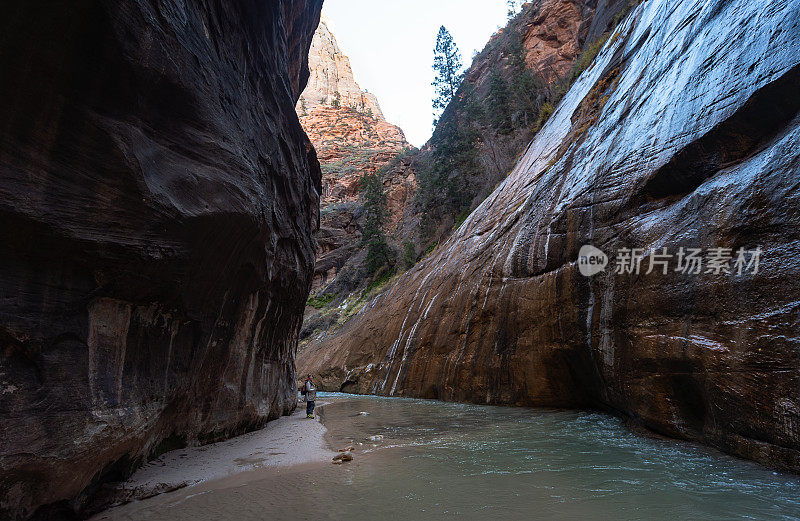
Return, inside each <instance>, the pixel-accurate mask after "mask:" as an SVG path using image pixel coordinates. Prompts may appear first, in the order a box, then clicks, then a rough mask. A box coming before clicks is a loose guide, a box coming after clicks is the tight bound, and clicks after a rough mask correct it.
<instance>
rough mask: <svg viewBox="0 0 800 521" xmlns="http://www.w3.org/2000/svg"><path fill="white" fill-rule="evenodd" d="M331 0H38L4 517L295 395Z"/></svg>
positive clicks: (10, 354) (1, 153)
mask: <svg viewBox="0 0 800 521" xmlns="http://www.w3.org/2000/svg"><path fill="white" fill-rule="evenodd" d="M321 4H322V1H321V0H276V1H273V2H262V1H255V0H237V1H227V0H224V1H220V2H213V3H208V2H202V1H201V2H183V1H182V0H159V1H153V2H151V1H145V0H114V1H81V2H77V3H76V2H55V3H48V4H46V5H45V3H42V2H27V3H22V4H19V5H16V6H14V7H11V6H6V7H5V8H4V9H3V11H4V13H3V17H2V22H0V27H2V34H3V52H2V54H0V69H2V71H3V74H2V77H1V78H0V94H2V98H3V103H2V105H1V106H0V171H1V172H2V181H1V182H0V249H1V250H2V253H0V517H2V518H4V519H5V518H11V519H17V518H27V517H30V516H31V515H34V516H37V517H42V518H46V517H55V518H59V517H67V516H70V515H73V514H74V513H75V512H80V511H81V510H82V508H84V505H85V504H86V502H87V501H88V500H89V498H90V497H91V496H93V495H95V494H96V493H97V492H98V491H100V489H101V487H102V485H103V483H105V482H108V481H113V480H119V479H123V478H124V477H125V476H126V475H127V474H128V473H129V472H130V471H131V470H132V469H133V468H135V467H136V466H137V465H138V464H139V463H140V462H142V461H144V460H145V459H147V458H148V457H150V456H154V455H156V454H159V453H161V452H163V451H166V450H170V449H173V448H177V447H180V446H182V445H185V444H195V443H204V442H209V441H213V440H217V439H221V438H225V437H228V436H232V435H235V434H237V433H241V432H243V431H246V430H248V429H252V428H256V427H259V426H261V425H263V424H264V423H265V422H266V421H267V420H269V419H272V418H276V417H278V416H280V415H282V414H286V413H288V412H290V411H292V410H293V409H294V408H295V406H296V398H295V396H296V394H295V393H296V390H295V377H294V351H295V348H296V342H297V335H298V332H299V328H300V322H301V319H302V313H303V309H304V305H305V301H306V298H307V295H308V291H309V288H310V284H311V279H312V274H313V268H314V244H313V239H312V231H313V230H314V229H315V228H316V227H317V225H318V219H319V217H318V201H319V191H320V188H321V187H320V176H321V173H320V170H319V164H318V162H317V160H316V157H315V154H314V151H313V148H312V147H311V145H310V143H309V142H308V139H307V137H306V135H305V133H304V132H303V130H302V128H301V126H300V123H299V121H298V118H297V115H296V113H295V110H294V107H295V104H296V102H297V100H298V99H299V96H300V93H301V91H302V90H303V88H304V86H305V84H306V81H307V79H308V75H309V72H308V67H307V52H308V49H309V46H310V43H311V38H312V35H313V33H314V30H315V28H316V26H317V24H318V21H319V12H320V9H321Z"/></svg>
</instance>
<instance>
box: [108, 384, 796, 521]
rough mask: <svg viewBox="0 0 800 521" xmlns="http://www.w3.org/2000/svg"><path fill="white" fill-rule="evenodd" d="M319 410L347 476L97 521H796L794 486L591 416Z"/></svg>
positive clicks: (295, 479)
mask: <svg viewBox="0 0 800 521" xmlns="http://www.w3.org/2000/svg"><path fill="white" fill-rule="evenodd" d="M321 399H326V400H330V401H331V402H332V403H329V404H328V405H325V406H323V407H321V408H320V413H321V415H322V417H323V421H324V423H325V425H326V426H328V428H329V434H328V436H329V442H330V443H331V445H332V446H333V447H334V448H338V447H344V446H346V445H347V444H349V443H350V442H351V441H355V442H356V443H358V442H360V443H362V445H357V447H358V448H357V451H356V453H355V458H356V459H355V461H353V462H352V463H348V464H345V465H342V466H333V465H325V466H315V467H306V468H301V469H292V470H284V471H280V472H277V473H276V471H274V470H271V471H267V470H265V471H261V472H255V473H252V474H248V475H243V476H240V477H238V478H237V479H235V480H230V481H228V482H225V483H221V484H217V485H214V486H211V487H207V488H206V489H199V490H200V491H199V492H197V491H196V489H195V488H193V489H188V490H187V491H185V492H184V493H183V494H181V493H180V492H179V493H176V494H172V495H167V496H162V497H161V498H156V499H155V500H148V501H144V502H140V503H137V504H134V505H128V506H126V507H122V508H120V509H117V510H115V511H111V512H109V514H110V515H109V518H111V519H152V520H169V521H176V520H182V519H192V520H197V519H200V520H205V519H209V520H210V519H242V520H250V519H253V520H255V519H271V518H272V519H348V520H376V519H442V518H450V517H453V516H460V517H463V518H466V519H482V518H493V519H499V518H501V519H511V518H515V519H670V520H674V519H800V478H798V477H797V476H793V475H787V474H780V473H775V472H772V471H770V470H767V469H764V468H762V467H759V466H757V465H755V464H752V463H748V462H745V461H740V460H737V459H734V458H730V457H727V456H724V455H722V454H720V453H718V452H716V451H713V450H710V449H706V448H703V447H699V446H695V445H692V444H687V443H681V442H675V441H668V440H660V439H653V438H649V437H644V436H641V435H637V434H634V433H632V432H630V431H629V430H627V429H626V428H624V427H623V426H622V424H621V422H620V421H619V420H617V419H615V418H611V417H608V416H605V415H602V414H594V413H584V412H566V411H546V410H536V409H518V408H503V407H483V406H475V405H459V404H449V403H439V402H431V401H422V400H407V399H387V398H375V397H347V398H343V397H341V396H338V395H322V396H321ZM362 412H365V413H367V414H366V415H362V414H360V413H362ZM369 436H383V439H382V440H380V441H375V442H372V441H366V438H368V437H369Z"/></svg>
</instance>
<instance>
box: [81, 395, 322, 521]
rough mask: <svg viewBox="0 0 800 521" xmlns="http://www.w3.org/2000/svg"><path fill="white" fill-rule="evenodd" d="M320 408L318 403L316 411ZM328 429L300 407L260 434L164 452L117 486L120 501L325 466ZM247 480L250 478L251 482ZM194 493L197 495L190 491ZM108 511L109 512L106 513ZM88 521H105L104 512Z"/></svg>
mask: <svg viewBox="0 0 800 521" xmlns="http://www.w3.org/2000/svg"><path fill="white" fill-rule="evenodd" d="M321 405H322V402H320V403H319V405H318V407H319V406H321ZM326 431H327V429H326V428H325V426H324V425H323V424H322V422H321V421H320V419H319V416H317V418H316V419H313V420H312V419H307V418H306V415H305V405H304V404H298V408H297V410H296V411H295V412H294V413H293V414H291V415H290V416H284V417H281V418H278V419H277V420H274V421H271V422H269V423H268V424H267V425H266V426H265V427H264V428H263V429H260V430H258V431H254V432H251V433H248V434H244V435H242V436H238V437H236V438H232V439H230V440H227V441H223V442H219V443H213V444H210V445H205V446H202V447H190V448H185V449H180V450H175V451H171V452H167V453H165V454H163V455H162V456H160V457H159V458H157V459H155V460H153V461H151V462H149V463H148V464H146V465H145V466H143V467H142V468H140V469H139V470H138V471H136V473H135V474H134V475H133V476H131V478H130V479H129V480H128V481H126V482H125V483H123V484H121V485H120V486H119V487H118V490H117V494H115V495H116V497H118V498H120V499H121V500H123V501H126V500H128V501H131V500H138V499H144V498H151V497H153V496H156V495H158V494H163V493H166V492H172V491H175V490H178V489H186V490H184V491H182V494H181V495H182V496H185V495H186V494H190V495H191V494H196V493H202V491H203V489H205V487H203V486H202V485H204V484H207V483H215V484H214V485H212V486H213V487H216V488H219V487H220V486H223V487H224V482H223V483H219V484H216V482H217V481H223V480H225V479H228V478H231V477H235V476H237V475H243V474H250V473H251V472H254V471H256V472H258V471H261V472H264V469H270V470H271V472H269V473H276V472H278V470H279V469H287V468H291V467H298V468H305V467H306V466H308V465H319V464H323V463H324V464H326V465H328V464H329V463H330V461H331V458H332V457H333V456H334V455H335V453H334V452H333V451H331V450H330V448H329V447H328V444H327V443H326V441H325V433H326ZM250 479H251V478H250ZM195 488H197V490H195ZM109 512H111V511H109ZM93 519H109V517H108V515H107V512H104V513H101V514H99V515H98V516H95V517H94V518H93Z"/></svg>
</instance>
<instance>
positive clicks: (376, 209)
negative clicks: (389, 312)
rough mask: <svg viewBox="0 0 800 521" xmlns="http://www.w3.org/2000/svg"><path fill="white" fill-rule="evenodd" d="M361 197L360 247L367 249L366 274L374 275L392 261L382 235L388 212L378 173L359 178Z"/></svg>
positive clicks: (366, 174) (365, 174)
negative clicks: (362, 212)
mask: <svg viewBox="0 0 800 521" xmlns="http://www.w3.org/2000/svg"><path fill="white" fill-rule="evenodd" d="M361 196H362V197H363V199H364V229H363V230H362V235H361V247H362V248H363V247H365V246H366V247H367V259H366V268H367V273H368V274H369V275H374V274H375V273H376V272H378V271H379V270H380V269H381V268H382V267H384V266H386V265H387V264H391V261H392V250H391V249H390V248H389V244H388V243H387V242H386V237H385V236H384V234H383V225H384V224H386V219H387V217H388V211H387V209H386V194H384V193H383V183H381V176H380V173H378V172H372V173H370V172H366V173H364V175H363V176H362V177H361Z"/></svg>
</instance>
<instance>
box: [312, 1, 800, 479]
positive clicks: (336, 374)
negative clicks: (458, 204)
mask: <svg viewBox="0 0 800 521" xmlns="http://www.w3.org/2000/svg"><path fill="white" fill-rule="evenodd" d="M798 13H800V3H799V2H798V1H797V0H792V1H789V2H785V3H774V2H766V1H765V2H753V1H750V0H732V1H728V2H722V3H720V2H716V3H713V2H712V3H708V2H700V1H696V0H681V1H678V2H675V1H669V2H668V1H666V0H648V1H647V2H644V3H643V4H642V5H640V6H639V7H638V8H637V9H636V10H634V11H633V12H632V13H631V15H629V16H628V18H627V19H626V21H625V22H624V23H623V24H622V25H621V26H620V27H619V29H618V31H616V32H615V33H614V34H613V35H612V37H611V38H610V39H609V41H608V43H607V44H606V46H605V48H604V50H603V51H602V52H601V54H600V55H599V56H598V58H597V59H596V60H595V62H594V65H593V66H592V67H591V68H590V69H589V70H587V71H586V72H585V73H584V74H583V75H582V76H581V78H580V79H579V80H578V82H577V83H576V84H575V85H574V87H573V88H572V89H571V91H570V92H569V93H568V95H567V96H566V97H565V98H564V100H563V101H562V103H561V104H560V106H559V107H558V109H557V110H556V112H555V114H554V115H553V116H552V118H551V119H550V121H549V122H548V124H547V125H546V126H545V127H544V129H543V130H542V131H541V132H540V133H539V134H538V135H537V137H536V138H535V139H534V140H533V142H532V143H531V144H530V145H529V147H528V149H527V150H526V152H525V154H524V155H523V157H522V158H521V160H520V161H519V163H518V164H517V166H516V168H515V169H514V170H513V172H511V174H510V175H509V176H508V178H507V179H506V180H505V181H503V182H502V183H501V185H500V186H499V187H498V188H497V189H496V190H495V191H494V192H493V193H492V194H491V195H490V197H489V198H488V199H487V200H486V201H484V202H483V203H482V204H481V205H480V206H479V207H478V208H477V209H476V210H475V211H474V212H473V213H472V214H471V216H470V217H469V218H468V219H467V221H466V222H465V223H464V224H463V225H462V226H461V227H460V228H459V229H458V230H457V231H456V232H455V233H454V234H453V236H452V237H451V238H450V239H449V240H448V241H447V242H446V243H445V244H443V245H441V246H440V247H439V249H437V250H436V251H435V252H434V253H433V254H431V255H430V256H429V257H427V258H426V259H424V260H423V261H422V262H421V263H419V264H418V265H417V266H416V267H415V268H414V269H413V270H411V271H410V272H408V273H406V274H405V275H403V276H402V277H401V278H400V279H399V280H398V281H397V282H396V283H395V284H394V285H393V286H392V287H391V288H390V289H388V290H387V291H385V292H384V293H383V294H381V295H379V296H377V297H376V298H375V299H373V300H372V301H371V302H369V303H367V305H366V306H365V308H364V310H363V311H362V312H361V313H360V314H359V315H358V316H356V317H354V318H353V319H352V320H350V321H349V322H347V323H346V324H345V325H344V326H343V327H342V328H341V329H340V330H339V331H338V332H336V333H330V334H329V335H328V336H327V337H326V338H325V341H324V343H317V344H313V345H312V346H310V347H309V348H308V349H307V350H305V351H303V352H302V353H301V358H300V359H299V361H298V364H299V370H300V371H302V372H304V373H305V372H310V373H315V374H318V375H320V379H319V381H320V382H321V383H322V384H323V386H324V387H326V388H328V389H337V390H338V389H346V390H349V391H358V392H372V393H378V394H385V395H404V396H419V397H428V398H439V399H445V400H463V401H472V402H477V403H496V404H516V405H548V406H566V407H598V408H603V409H607V410H612V411H616V412H618V413H621V414H625V415H627V416H630V417H631V418H633V419H635V420H636V421H638V422H640V423H642V424H643V425H645V426H647V427H649V428H651V429H654V430H656V431H658V432H660V433H663V434H667V435H671V436H676V437H681V438H689V439H694V440H700V441H703V442H705V443H708V444H711V445H713V446H716V447H719V448H721V449H723V450H726V451H728V452H731V453H734V454H738V455H741V456H745V457H748V458H752V459H755V460H758V461H761V462H765V463H769V464H773V465H777V466H782V467H787V468H792V469H795V470H797V469H800V434H798V431H797V429H796V427H795V426H796V425H797V424H798V422H800V400H798V396H800V378H798V371H797V367H798V364H800V360H798V353H799V352H800V350H799V349H798V347H800V346H799V345H798V339H797V328H798V323H800V314H799V313H800V307H798V300H797V299H798V297H797V295H798V294H800V285H798V280H800V262H798V259H800V256H798V249H797V238H796V234H795V232H794V230H796V227H797V220H798V216H800V193H798V184H797V182H796V180H797V165H798V164H800V155H799V154H800V152H798V151H800V96H799V95H798V93H800V55H798V53H797V52H796V49H797V48H798V45H799V44H800V32H798V31H797V27H798V24H800V19H799V18H798ZM585 244H593V245H595V246H596V247H598V248H600V249H602V250H603V251H605V252H606V253H607V254H609V255H611V267H610V268H609V269H607V270H606V271H605V272H603V273H602V274H600V275H596V276H594V277H592V278H589V277H584V276H582V275H581V274H580V273H579V269H578V258H579V251H580V249H581V247H582V246H583V245H585ZM664 247H667V248H668V249H669V250H670V251H671V252H672V253H673V254H677V253H678V251H679V249H680V248H681V247H683V248H706V249H708V248H720V247H721V248H731V249H732V251H733V252H736V251H737V250H738V249H739V248H744V249H746V250H748V251H752V250H756V249H757V248H758V247H761V248H762V250H763V258H762V263H761V266H760V270H759V271H758V272H757V273H753V272H752V270H751V271H750V272H745V273H744V274H742V275H737V274H736V273H724V272H723V273H713V272H707V271H703V272H701V273H698V274H684V273H679V272H676V271H674V268H675V267H676V265H675V263H676V262H677V259H676V258H673V259H672V262H673V264H672V268H671V269H669V270H668V271H667V273H666V274H664V273H662V272H661V271H660V270H655V271H653V272H652V273H650V274H646V273H645V272H646V270H647V266H648V263H649V262H650V260H652V259H654V257H653V252H654V251H658V252H660V251H661V249H662V248H664ZM621 248H640V249H641V250H642V253H643V261H642V262H643V266H644V268H645V269H644V270H643V271H642V273H641V274H639V275H632V274H624V273H615V272H614V270H613V268H614V263H615V259H614V256H615V252H617V251H618V250H620V249H621ZM706 256H708V250H707V251H706ZM707 267H708V266H707Z"/></svg>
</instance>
